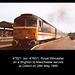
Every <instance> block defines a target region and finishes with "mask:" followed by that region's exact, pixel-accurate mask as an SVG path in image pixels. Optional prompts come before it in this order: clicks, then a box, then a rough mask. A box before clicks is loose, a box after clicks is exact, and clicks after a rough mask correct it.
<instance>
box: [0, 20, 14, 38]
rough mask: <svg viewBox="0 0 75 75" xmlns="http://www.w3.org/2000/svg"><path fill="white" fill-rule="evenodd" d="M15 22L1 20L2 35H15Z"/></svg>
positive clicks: (0, 30) (0, 32) (0, 31)
mask: <svg viewBox="0 0 75 75" xmlns="http://www.w3.org/2000/svg"><path fill="white" fill-rule="evenodd" d="M13 24H14V23H11V22H7V21H2V22H0V36H2V37H6V36H12V35H13Z"/></svg>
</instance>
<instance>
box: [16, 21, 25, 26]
mask: <svg viewBox="0 0 75 75" xmlns="http://www.w3.org/2000/svg"><path fill="white" fill-rule="evenodd" d="M15 26H25V20H18V21H16V22H15Z"/></svg>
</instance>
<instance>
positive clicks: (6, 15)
mask: <svg viewBox="0 0 75 75" xmlns="http://www.w3.org/2000/svg"><path fill="white" fill-rule="evenodd" d="M25 13H31V14H34V15H37V16H39V17H41V18H42V19H44V20H45V21H47V22H48V23H50V24H51V25H53V26H54V27H56V28H57V29H59V30H61V31H62V32H65V33H69V32H75V3H0V22H1V21H8V22H12V23H14V19H15V18H16V17H18V16H20V15H21V14H25Z"/></svg>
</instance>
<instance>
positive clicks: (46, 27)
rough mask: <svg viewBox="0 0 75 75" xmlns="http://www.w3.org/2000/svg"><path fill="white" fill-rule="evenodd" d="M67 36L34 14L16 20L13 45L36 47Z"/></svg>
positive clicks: (22, 15)
mask: <svg viewBox="0 0 75 75" xmlns="http://www.w3.org/2000/svg"><path fill="white" fill-rule="evenodd" d="M65 36H66V34H65V33H63V32H62V31H60V30H58V29H57V28H55V27H54V26H53V25H51V24H49V23H48V22H46V21H45V20H43V19H42V18H40V17H38V16H36V15H34V14H21V15H20V16H18V17H17V18H15V19H14V25H13V42H12V44H13V45H19V46H35V45H37V44H39V43H41V42H43V41H47V40H51V39H58V38H62V37H65Z"/></svg>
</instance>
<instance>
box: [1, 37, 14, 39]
mask: <svg viewBox="0 0 75 75" xmlns="http://www.w3.org/2000/svg"><path fill="white" fill-rule="evenodd" d="M2 39H13V37H0V40H2Z"/></svg>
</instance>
